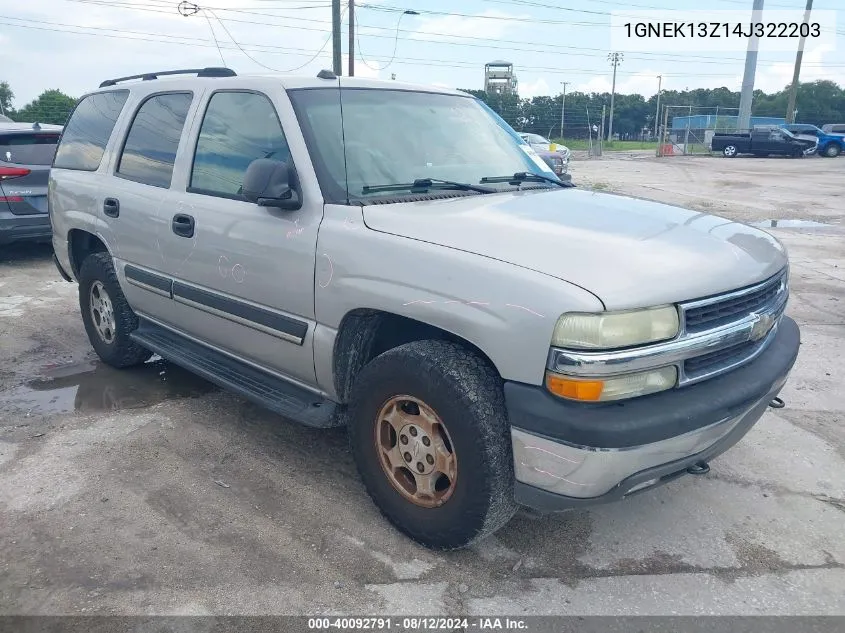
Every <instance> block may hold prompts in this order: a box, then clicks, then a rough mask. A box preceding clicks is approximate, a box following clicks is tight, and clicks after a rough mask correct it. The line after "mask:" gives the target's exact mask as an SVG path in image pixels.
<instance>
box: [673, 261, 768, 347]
mask: <svg viewBox="0 0 845 633" xmlns="http://www.w3.org/2000/svg"><path fill="white" fill-rule="evenodd" d="M782 283H784V275H783V274H778V275H775V276H774V277H772V278H771V279H769V280H767V281H765V282H763V283H762V284H761V285H759V286H756V287H755V288H754V289H753V290H751V291H750V292H749V293H748V294H741V295H739V296H729V297H728V298H725V299H721V300H720V299H719V298H718V297H716V298H715V299H714V302H713V303H705V304H704V305H698V304H699V302H696V304H697V307H692V308H688V309H685V310H684V316H685V322H686V331H687V332H688V333H690V334H695V333H698V332H703V331H705V330H711V329H713V328H717V327H721V326H723V325H728V324H730V323H732V322H733V321H736V320H737V318H742V317H744V316H747V315H748V314H750V313H751V312H756V311H757V310H760V309H763V308H765V307H766V306H767V305H769V304H770V303H771V302H772V301H773V300H774V299H775V298H776V297H777V295H778V294H779V293H780V291H781V290H782V289H781V284H782ZM734 294H735V293H732V295H734Z"/></svg>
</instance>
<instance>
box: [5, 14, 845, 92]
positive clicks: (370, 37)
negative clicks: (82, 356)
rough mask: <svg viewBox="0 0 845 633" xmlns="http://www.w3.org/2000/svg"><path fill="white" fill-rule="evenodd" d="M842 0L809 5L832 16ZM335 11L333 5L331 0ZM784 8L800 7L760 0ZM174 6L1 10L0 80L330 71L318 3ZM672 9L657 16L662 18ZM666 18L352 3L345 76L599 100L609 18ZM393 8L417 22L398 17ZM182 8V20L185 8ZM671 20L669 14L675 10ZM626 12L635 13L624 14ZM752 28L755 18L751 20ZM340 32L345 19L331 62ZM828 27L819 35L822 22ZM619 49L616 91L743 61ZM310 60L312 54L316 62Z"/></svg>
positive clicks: (829, 69)
mask: <svg viewBox="0 0 845 633" xmlns="http://www.w3.org/2000/svg"><path fill="white" fill-rule="evenodd" d="M840 3H842V0H816V2H815V4H814V10H833V9H834V8H835V6H836V5H838V4H840ZM343 4H344V5H346V0H343ZM765 4H766V8H767V9H771V10H778V11H782V10H784V9H795V10H796V12H797V13H796V15H798V16H799V19H800V15H801V12H802V10H803V8H804V4H805V1H804V0H766V2H765ZM178 5H179V1H178V0H26V1H25V2H21V1H18V0H0V80H2V81H7V82H9V84H10V85H11V87H12V89H13V90H14V92H15V95H16V99H15V106H16V107H22V106H23V105H25V104H26V103H27V102H29V101H31V100H32V99H34V98H35V97H36V96H38V94H40V93H41V92H42V91H43V90H45V89H52V88H56V89H59V90H62V91H63V92H65V93H67V94H70V95H71V96H74V97H77V96H79V95H81V94H83V93H84V92H86V91H88V90H90V89H93V88H95V87H96V86H97V85H99V83H100V82H101V81H103V80H104V79H108V78H113V77H119V76H125V75H132V74H138V73H143V72H150V71H161V70H167V69H172V68H192V67H204V66H220V65H223V64H225V65H226V66H228V67H230V68H232V69H234V70H235V71H236V72H237V73H238V74H248V73H266V72H267V71H268V70H273V71H280V72H293V73H295V74H306V75H312V74H316V73H317V72H318V71H319V70H320V69H322V68H331V42H330V36H329V35H330V29H331V6H330V5H331V3H330V0H196V2H195V6H199V7H201V8H202V10H201V11H199V12H196V13H194V14H193V15H189V16H187V17H185V16H183V15H181V14H180V12H179V9H178ZM751 5H752V2H751V0H709V1H708V2H707V7H708V8H710V9H718V10H746V9H747V13H748V17H749V18H750V15H751ZM670 7H671V8H672V9H673V10H674V11H669V8H670ZM664 8H665V9H666V12H665V14H666V18H665V19H666V20H667V21H669V20H673V19H680V20H683V19H684V18H683V13H682V12H683V11H684V10H694V9H700V8H701V3H700V2H694V1H693V0H632V1H631V2H620V1H615V0H462V1H461V2H457V0H369V1H365V0H356V11H355V13H356V21H357V23H358V37H357V41H356V43H355V46H356V48H357V49H358V50H357V51H356V53H357V54H356V64H355V74H356V75H358V76H366V77H380V78H383V79H391V78H392V76H393V75H394V74H395V78H396V79H398V80H401V81H410V82H415V83H422V84H430V85H439V86H444V87H451V88H472V89H482V88H483V75H484V64H485V63H486V62H490V61H493V60H506V61H509V62H511V63H513V64H514V66H515V70H516V73H517V76H518V79H519V93H520V96H523V97H529V98H530V97H533V96H536V95H557V94H560V92H561V90H562V89H563V83H562V82H566V90H567V92H570V91H575V90H578V91H585V92H591V91H595V92H604V91H608V92H609V91H610V89H611V80H612V68H611V65H610V63H609V62H608V60H607V55H608V53H609V52H610V51H611V26H610V25H611V16H610V14H611V12H636V11H638V10H643V11H645V10H651V11H653V10H655V9H664ZM405 10H410V11H416V12H417V13H418V15H406V14H403V13H402V12H403V11H405ZM187 12H190V11H187ZM676 12H677V13H676ZM631 15H635V13H632V14H631ZM837 17H838V18H839V20H838V21H837V23H836V27H835V28H836V31H835V32H836V33H837V34H836V36H835V38H830V39H829V40H828V41H827V43H826V44H825V45H823V46H815V47H813V46H811V45H809V44H808V48H807V50H806V52H805V54H804V61H803V65H802V70H801V80H802V81H812V80H815V79H831V80H833V81H836V82H837V83H839V84H840V85H843V86H845V4H843V10H840V11H839V12H838V14H837ZM764 19H765V13H764ZM347 25H348V22H347V20H346V15H345V14H344V23H343V39H344V45H343V53H344V55H343V60H344V74H346V72H347V71H346V68H347V66H346V64H347V55H346V52H347V50H348V49H347V43H346V39H347V37H348V26H347ZM828 26H830V25H828ZM684 44H685V43H684V42H681V43H680V44H679V45H678V48H677V49H676V50H675V52H667V49H666V47H665V46H664V47H661V48H660V49H659V51H660V52H651V53H649V52H643V51H642V48H639V49H638V51H639V52H628V53H625V51H624V50H622V51H621V52H622V53H623V55H624V57H623V60H622V62H621V63H620V65H619V67H618V70H617V79H616V90H617V92H618V93H632V92H636V93H640V94H642V95H644V96H645V97H646V98H648V97H649V96H651V95H653V94H654V93H655V92H657V89H658V79H657V76H658V75H661V76H662V84H661V85H662V88H663V89H664V90H684V89H687V88H688V89H693V88H717V87H721V86H725V87H728V88H730V89H731V90H739V89H740V87H741V84H742V72H743V67H744V60H745V53H744V52H743V51H740V50H736V49H734V50H726V51H718V50H713V49H712V48H709V49H707V50H701V49H697V50H694V49H692V48H691V47H690V46H688V45H687V46H684ZM321 50H322V52H320V51H321ZM793 63H794V52H790V51H776V50H771V47H770V48H768V49H767V43H766V42H763V43H762V44H761V48H760V53H759V59H758V66H757V74H756V80H755V88H758V89H761V90H764V91H766V92H774V91H777V90H780V89H782V88H783V87H784V86H785V85H786V84H787V83H789V82H790V81H791V78H792V71H793Z"/></svg>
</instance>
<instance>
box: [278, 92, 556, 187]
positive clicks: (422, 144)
mask: <svg viewBox="0 0 845 633" xmlns="http://www.w3.org/2000/svg"><path fill="white" fill-rule="evenodd" d="M288 94H289V96H290V98H291V101H292V103H293V106H294V109H295V111H296V114H297V118H298V120H299V124H300V126H301V128H302V131H303V134H304V136H305V141H306V143H307V144H308V146H309V147H308V149H309V152H310V154H311V158H312V161H313V163H314V166H315V169H316V171H317V177H318V179H319V180H320V186H321V188H322V190H323V194H324V196H325V197H326V199H327V200H329V201H331V202H341V201H343V202H345V201H346V199H347V192H348V197H349V198H350V199H355V198H359V199H360V198H368V197H372V196H376V195H382V196H383V195H385V193H384V192H378V191H367V190H366V189H365V187H378V186H381V185H388V184H400V183H412V182H414V181H415V180H419V179H426V178H430V179H441V180H449V181H454V182H461V183H468V184H473V185H477V184H479V183H480V181H481V179H482V178H484V177H490V176H504V175H513V174H515V173H518V172H531V173H535V174H543V175H545V176H552V177H554V172H552V171H551V170H550V169H549V167H548V165H546V163H545V162H543V160H542V159H540V158H539V156H537V155H536V152H534V151H533V150H531V148H530V147H529V146H528V145H527V144H525V143H523V142H520V141H519V140H518V138H519V137H518V136H517V135H516V133H515V132H514V131H513V130H508V129H506V128H504V127H503V126H502V124H501V123H500V122H499V121H497V120H496V118H494V117H493V116H491V114H490V113H489V112H488V110H487V109H486V108H484V107H482V106H481V105H480V103H479V102H478V101H477V100H476V99H474V98H473V97H470V96H466V97H463V96H460V95H449V94H440V93H430V92H411V91H407V90H385V89H359V88H344V89H342V90H340V91H339V90H338V89H337V88H319V89H308V90H290V91H289V92H288ZM341 99H342V104H341ZM341 106H342V107H341ZM341 113H342V114H341ZM341 123H342V126H341ZM344 150H345V152H344ZM550 186H554V185H550ZM512 187H513V186H512V185H510V186H509V185H508V183H503V184H501V185H497V189H509V188H512ZM390 195H391V197H395V196H397V195H412V194H411V192H407V193H402V192H399V193H396V192H393V193H391V194H390Z"/></svg>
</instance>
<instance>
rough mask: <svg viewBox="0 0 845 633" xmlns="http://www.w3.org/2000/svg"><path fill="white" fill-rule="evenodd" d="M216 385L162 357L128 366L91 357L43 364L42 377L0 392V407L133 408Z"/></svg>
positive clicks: (189, 395) (58, 410) (57, 410)
mask: <svg viewBox="0 0 845 633" xmlns="http://www.w3.org/2000/svg"><path fill="white" fill-rule="evenodd" d="M216 390H217V387H216V386H214V385H213V384H211V383H210V382H207V381H206V380H203V379H202V378H200V377H198V376H196V375H194V374H192V373H190V372H188V371H185V370H184V369H181V368H179V367H177V366H176V365H172V364H170V363H167V362H165V361H163V360H156V361H150V362H147V363H145V364H144V365H142V366H140V367H133V368H131V369H114V368H112V367H109V366H108V365H105V364H103V363H101V362H99V361H92V362H87V363H79V364H73V365H59V366H56V367H48V368H47V369H46V370H45V371H44V373H43V376H42V378H39V379H37V380H32V381H30V382H28V383H26V384H25V385H22V386H20V387H15V388H13V389H8V390H6V391H0V411H14V412H25V413H26V414H27V415H29V414H33V413H37V414H48V413H53V414H55V413H70V412H72V411H80V412H86V413H90V412H95V411H116V410H119V409H137V408H143V407H149V406H151V405H154V404H158V403H159V402H163V401H165V400H172V399H175V398H194V397H197V396H201V395H203V394H206V393H210V392H212V391H216Z"/></svg>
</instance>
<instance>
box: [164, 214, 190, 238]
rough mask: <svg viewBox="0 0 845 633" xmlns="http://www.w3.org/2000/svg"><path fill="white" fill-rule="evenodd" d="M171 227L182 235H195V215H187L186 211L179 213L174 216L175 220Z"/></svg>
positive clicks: (177, 233)
mask: <svg viewBox="0 0 845 633" xmlns="http://www.w3.org/2000/svg"><path fill="white" fill-rule="evenodd" d="M170 227H171V228H172V229H173V232H174V233H176V235H178V236H180V237H193V236H194V218H193V216H190V215H185V214H184V213H177V214H176V215H174V216H173V222H172V223H171V225H170Z"/></svg>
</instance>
